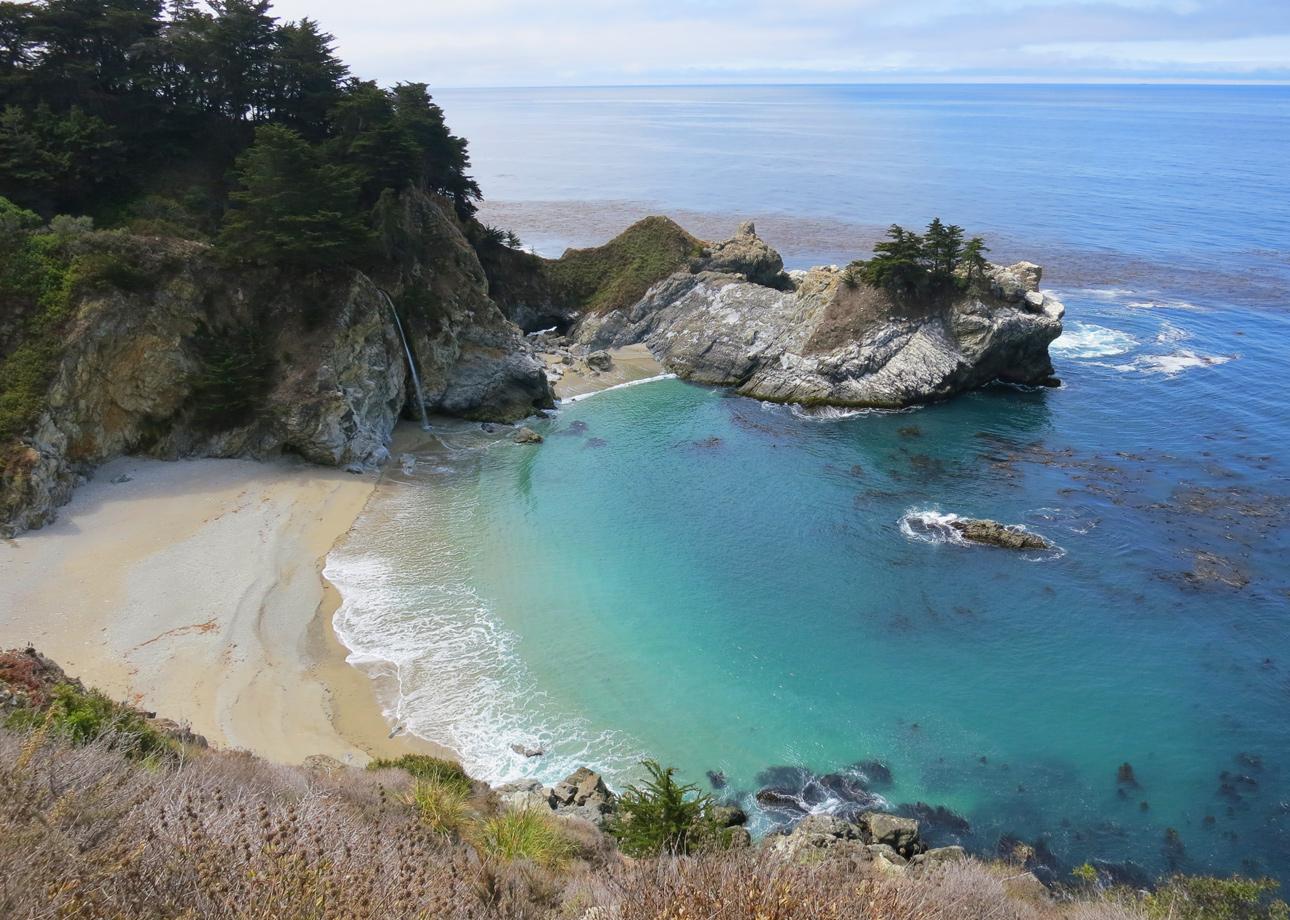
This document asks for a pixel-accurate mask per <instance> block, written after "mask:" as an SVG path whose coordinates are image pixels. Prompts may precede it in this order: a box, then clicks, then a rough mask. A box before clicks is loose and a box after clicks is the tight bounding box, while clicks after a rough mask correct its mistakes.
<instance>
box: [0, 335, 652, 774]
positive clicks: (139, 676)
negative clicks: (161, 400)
mask: <svg viewBox="0 0 1290 920" xmlns="http://www.w3.org/2000/svg"><path fill="white" fill-rule="evenodd" d="M612 354H613V356H614V359H615V362H614V367H613V368H612V369H611V370H609V371H607V372H602V373H597V372H590V371H589V370H588V369H586V368H577V369H573V368H568V367H565V368H564V370H565V376H564V378H563V379H561V380H560V381H557V382H556V385H555V390H556V395H557V397H558V398H559V399H562V400H567V399H569V398H571V397H574V396H579V397H581V396H585V395H589V394H590V393H594V392H598V391H601V390H606V389H609V388H612V387H615V386H621V385H623V384H625V383H633V382H639V381H642V380H645V379H648V378H650V377H654V376H657V375H658V374H659V373H661V372H662V368H661V367H660V366H659V365H658V364H657V362H656V361H654V359H653V358H652V357H651V356H650V355H649V353H648V352H647V351H645V350H644V347H643V346H639V347H633V348H631V349H622V350H616V351H615V352H613V353H612ZM400 429H402V430H400ZM409 433H410V432H409V429H408V428H407V427H406V426H400V427H399V428H396V430H395V432H394V436H393V438H392V441H393V443H392V444H391V447H392V449H393V450H394V451H395V455H396V456H397V446H398V444H399V443H400V442H405V443H406V441H407V439H408V437H409ZM391 462H392V463H393V462H394V461H391ZM382 478H383V473H382V472H380V471H377V472H373V473H367V474H364V475H361V476H355V475H353V474H349V473H345V472H342V471H340V470H336V469H330V468H326V467H318V466H312V465H310V464H308V463H305V462H303V461H295V460H290V459H282V458H279V459H275V460H271V461H268V462H259V461H254V460H238V459H197V460H180V461H163V460H151V459H145V458H137V457H121V458H117V459H115V460H112V461H110V462H108V463H105V464H103V465H102V466H100V467H99V468H98V469H97V470H96V471H95V473H94V476H93V478H92V479H91V480H90V481H89V482H87V483H85V484H83V485H82V486H80V487H79V488H77V490H76V492H75V493H74V494H73V496H72V500H71V502H70V503H69V504H67V505H66V506H64V507H63V508H62V509H60V512H59V517H58V520H57V521H55V522H54V523H52V524H50V525H48V526H46V527H44V528H41V529H39V530H35V531H31V532H29V533H26V534H23V535H22V536H21V537H18V538H16V539H13V540H7V541H4V543H3V544H2V545H0V585H3V590H2V591H0V648H11V647H18V648H21V647H25V646H27V645H31V646H33V647H35V648H36V649H37V650H39V651H40V652H41V653H42V654H45V655H47V656H49V657H50V658H53V659H54V660H56V661H58V662H59V663H60V664H61V665H62V666H63V667H64V668H65V670H66V671H67V673H68V674H70V675H73V676H75V677H77V678H79V679H80V680H82V681H84V682H85V683H86V684H87V685H88V686H92V687H95V688H97V689H99V690H101V691H103V692H104V693H106V694H108V695H109V696H111V697H113V698H114V699H117V700H121V701H124V702H127V703H129V704H131V705H133V706H136V707H139V708H142V709H145V710H147V711H150V712H155V713H157V715H158V716H159V717H162V718H168V719H173V720H175V721H177V722H180V723H183V724H186V725H188V726H189V727H191V729H192V730H193V731H194V732H196V733H197V734H199V735H202V736H203V737H205V738H206V739H207V740H208V741H209V742H210V743H211V744H212V745H214V746H216V747H220V748H226V749H242V750H247V751H250V752H251V753H254V754H256V755H258V756H260V757H263V758H265V759H267V760H271V761H275V762H278V763H300V762H303V761H304V760H305V759H306V758H309V757H313V756H316V755H322V756H325V757H330V758H334V759H335V760H338V761H341V762H343V763H349V764H353V765H361V764H362V763H365V762H366V761H367V759H369V758H375V757H391V758H392V757H398V756H400V755H403V754H410V753H425V754H431V755H434V756H439V757H447V758H451V759H453V760H456V759H457V755H456V753H455V752H453V751H452V750H451V749H449V748H447V747H445V746H443V745H441V744H436V743H434V742H433V741H431V740H427V739H423V738H421V737H419V736H417V735H414V734H412V733H411V732H401V733H399V734H397V735H394V736H391V735H390V732H391V724H390V722H389V720H388V719H387V718H386V715H385V712H384V711H383V708H382V706H381V703H380V701H379V699H378V696H377V684H376V682H375V680H374V679H373V677H372V676H370V675H369V674H368V673H367V672H366V671H364V670H363V669H361V668H358V667H356V666H354V665H351V664H350V663H349V661H348V657H349V649H348V648H346V647H345V645H344V644H343V643H342V642H341V640H340V638H339V636H338V635H337V634H336V631H335V629H334V626H333V620H334V617H335V614H336V611H337V610H338V609H339V607H340V604H341V601H342V597H341V594H340V591H339V589H338V588H337V587H336V586H334V585H333V584H331V583H330V582H329V581H328V580H327V579H326V577H325V576H324V574H323V570H324V568H325V565H326V562H327V556H328V554H329V553H330V552H331V551H332V549H333V548H334V547H335V546H336V545H337V544H339V543H340V542H341V541H342V540H344V539H345V538H346V537H347V536H348V535H349V533H350V531H351V529H352V528H353V526H354V524H355V523H356V522H357V520H358V519H359V517H360V515H361V514H362V512H363V511H364V509H365V508H366V507H367V504H368V502H369V501H370V499H371V498H372V496H373V495H374V494H375V493H376V490H377V489H378V488H380V483H381V480H382Z"/></svg>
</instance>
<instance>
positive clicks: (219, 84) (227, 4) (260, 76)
mask: <svg viewBox="0 0 1290 920" xmlns="http://www.w3.org/2000/svg"><path fill="white" fill-rule="evenodd" d="M210 6H211V8H212V9H213V10H214V11H215V19H214V21H213V23H212V25H211V29H210V33H209V41H208V45H207V48H206V55H207V63H208V66H209V67H210V69H211V72H212V73H213V75H214V80H213V81H212V83H213V86H212V89H211V102H212V104H213V106H214V107H215V108H216V110H217V111H219V112H221V113H222V114H224V115H227V116H229V117H231V118H234V119H237V120H252V121H256V120H262V119H263V117H264V115H265V113H266V112H267V110H268V108H269V97H270V95H271V93H270V90H269V74H270V70H271V67H270V62H271V60H272V58H273V51H274V47H275V44H276V42H275V39H274V35H275V29H276V22H277V20H276V19H275V18H274V17H272V16H270V15H269V0H210Z"/></svg>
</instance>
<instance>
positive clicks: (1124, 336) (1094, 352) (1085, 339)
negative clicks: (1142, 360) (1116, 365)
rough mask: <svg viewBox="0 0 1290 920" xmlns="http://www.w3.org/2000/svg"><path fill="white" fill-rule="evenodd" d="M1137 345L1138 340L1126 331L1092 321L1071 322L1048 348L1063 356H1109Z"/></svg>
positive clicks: (1122, 352) (1127, 350)
mask: <svg viewBox="0 0 1290 920" xmlns="http://www.w3.org/2000/svg"><path fill="white" fill-rule="evenodd" d="M1137 345H1138V340H1137V339H1135V338H1134V337H1133V336H1131V335H1129V334H1128V333H1127V332H1121V331H1119V330H1118V329H1108V328H1107V327H1106V326H1096V325H1094V324H1092V323H1071V324H1070V326H1069V327H1068V328H1067V329H1066V330H1065V331H1063V332H1062V334H1061V336H1059V337H1058V338H1057V340H1056V341H1054V342H1053V343H1052V344H1051V345H1049V346H1048V348H1049V350H1050V351H1052V352H1055V353H1056V354H1058V355H1060V356H1062V357H1064V358H1109V357H1112V356H1114V355H1122V354H1124V353H1125V352H1129V351H1132V350H1133V349H1134V348H1136V347H1137Z"/></svg>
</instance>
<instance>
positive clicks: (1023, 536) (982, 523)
mask: <svg viewBox="0 0 1290 920" xmlns="http://www.w3.org/2000/svg"><path fill="white" fill-rule="evenodd" d="M950 526H951V527H953V528H954V529H955V530H956V531H958V532H959V534H960V535H962V537H963V539H965V540H968V541H969V542H972V543H981V544H984V545H986V546H998V547H1001V548H1003V549H1048V548H1049V547H1050V546H1051V545H1052V544H1050V543H1049V542H1048V541H1047V540H1045V539H1044V538H1043V537H1041V536H1039V534H1036V533H1031V532H1030V531H1028V530H1026V529H1025V528H1023V527H1020V526H1018V525H1015V524H1000V523H999V522H998V521H991V520H986V519H979V518H958V519H957V520H953V521H950Z"/></svg>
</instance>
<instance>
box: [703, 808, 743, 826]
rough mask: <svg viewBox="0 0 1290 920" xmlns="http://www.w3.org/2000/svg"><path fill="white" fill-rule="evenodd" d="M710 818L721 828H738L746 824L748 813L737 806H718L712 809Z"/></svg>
mask: <svg viewBox="0 0 1290 920" xmlns="http://www.w3.org/2000/svg"><path fill="white" fill-rule="evenodd" d="M712 817H713V820H715V821H716V822H717V824H719V825H721V826H722V827H739V826H742V825H744V824H747V823H748V813H747V812H746V811H744V810H743V809H742V808H740V807H739V806H738V805H718V806H717V807H716V808H714V809H712Z"/></svg>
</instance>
